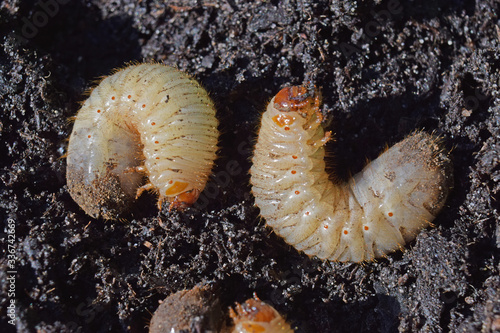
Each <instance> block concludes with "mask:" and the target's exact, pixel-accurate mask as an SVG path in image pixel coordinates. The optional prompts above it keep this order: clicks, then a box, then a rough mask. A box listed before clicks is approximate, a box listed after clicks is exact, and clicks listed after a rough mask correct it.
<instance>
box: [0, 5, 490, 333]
mask: <svg viewBox="0 0 500 333" xmlns="http://www.w3.org/2000/svg"><path fill="white" fill-rule="evenodd" d="M499 7H500V5H499V2H498V1H495V0H476V1H472V0H469V1H467V0H454V1H447V0H432V1H431V0H426V1H405V2H403V1H402V0H377V1H368V0H366V1H361V0H358V1H332V3H328V2H326V1H319V2H318V1H316V2H315V3H313V2H312V1H309V0H297V1H286V0H285V1H277V0H276V1H275V0H271V1H248V2H247V1H239V0H227V1H213V2H212V1H208V0H201V1H168V2H167V3H165V2H164V1H159V0H157V1H132V0H120V1H118V0H115V1H105V0H101V1H99V0H85V1H83V0H78V1H68V0H41V1H39V2H34V1H23V0H5V1H2V2H1V3H0V36H1V39H2V48H1V49H0V111H1V114H0V137H1V141H2V144H1V145H0V155H1V158H0V169H1V170H0V178H1V183H0V216H1V221H2V223H3V225H4V227H3V228H2V229H1V232H2V235H1V243H2V244H1V253H2V255H1V257H0V265H1V269H0V280H1V288H2V290H1V294H2V297H1V299H0V310H1V316H0V318H1V321H0V326H1V327H0V330H1V331H2V332H10V331H11V330H12V331H15V329H17V331H18V332H147V330H148V329H147V326H148V323H149V321H150V319H151V313H152V312H154V310H155V309H156V308H157V307H158V304H159V300H162V299H164V298H165V297H166V296H168V295H170V294H172V293H174V292H176V291H179V290H181V289H185V288H187V289H189V288H192V287H194V286H195V285H196V284H200V283H207V282H211V283H216V284H217V285H218V286H219V288H220V304H221V306H222V308H223V309H227V308H228V307H229V306H231V305H233V304H234V302H235V301H238V302H243V301H244V300H245V299H247V298H249V297H251V296H252V293H253V292H254V291H255V292H256V293H257V295H258V296H259V297H260V298H261V299H262V300H264V301H266V302H268V303H269V304H272V305H273V306H274V307H275V308H276V309H277V310H278V311H280V312H281V313H282V314H284V315H285V316H286V317H287V318H288V321H289V322H291V323H292V325H293V326H294V327H296V330H297V332H396V331H400V332H416V331H423V332H447V331H454V332H474V331H482V332H493V331H495V330H496V331H499V330H500V276H499V270H500V267H499V253H500V251H499V248H500V226H499V218H500V216H499V215H500V200H499V197H500V195H499V192H500V95H499V92H500V52H499V44H500V28H499V27H500V21H499V18H498V13H499V11H500V8H499ZM142 60H145V61H150V60H155V61H160V62H164V63H166V64H171V65H175V66H177V67H179V68H180V69H182V70H184V71H186V72H188V73H190V74H193V75H195V76H196V77H197V78H198V79H199V80H200V81H201V82H202V83H203V85H204V86H205V87H206V88H207V90H208V91H209V92H210V94H211V96H212V97H213V99H214V100H215V102H216V104H217V108H218V117H219V119H220V122H221V131H222V132H223V134H222V136H221V139H220V146H221V147H220V158H219V159H218V161H217V167H216V168H215V170H214V176H213V179H212V181H211V183H210V184H209V186H208V188H207V189H206V190H205V192H204V193H203V196H202V199H203V200H201V201H200V203H199V204H198V205H195V207H193V208H191V209H188V210H187V211H185V212H184V213H179V212H171V213H169V212H168V211H167V210H168V209H167V207H166V206H164V209H163V211H162V212H158V210H157V209H156V205H155V202H156V199H155V197H154V196H153V195H145V196H143V197H141V198H140V199H139V200H138V202H137V203H136V204H134V206H133V207H132V208H131V211H130V213H129V214H128V215H126V216H124V219H123V221H119V222H111V221H104V220H94V219H92V218H90V217H88V216H86V215H85V213H84V212H83V211H82V210H81V209H80V208H79V207H78V205H77V204H76V203H75V202H74V201H73V200H72V199H71V197H70V195H69V194H68V192H67V187H66V181H65V160H64V158H63V155H64V153H65V149H66V138H67V137H68V135H69V133H70V132H71V128H72V124H71V122H69V121H68V118H69V117H71V116H72V115H74V114H75V113H76V112H77V110H78V108H79V102H80V101H82V100H83V99H84V97H83V93H84V92H85V91H86V90H87V89H88V88H89V87H91V86H92V84H93V80H95V79H96V78H97V77H99V76H102V75H106V74H109V73H110V72H111V71H112V69H114V68H116V67H121V66H124V64H125V63H127V62H129V61H142ZM305 81H312V82H314V83H315V84H316V85H317V86H319V87H322V91H323V97H324V107H323V109H324V112H325V114H326V115H327V121H328V122H329V128H331V129H332V130H333V131H334V132H335V135H336V139H337V140H336V142H334V143H332V144H330V145H329V148H330V149H331V151H332V152H333V155H334V156H335V157H336V158H335V161H330V162H332V163H331V165H334V166H335V169H336V170H337V171H338V172H339V173H340V175H341V176H343V177H347V176H348V175H349V173H355V172H358V171H359V170H360V169H361V168H362V167H363V165H364V163H365V158H366V157H368V158H370V159H372V158H375V157H376V156H377V154H378V153H379V152H380V151H381V150H382V149H383V147H384V145H385V144H386V143H388V144H393V143H395V142H397V141H399V140H401V139H402V138H404V137H405V136H406V135H408V134H410V133H412V131H414V130H416V129H424V130H425V131H428V132H435V133H437V134H439V135H441V136H442V137H443V139H444V142H445V143H446V145H447V146H448V148H449V149H450V151H451V158H452V160H453V162H454V173H455V174H454V176H455V180H456V181H455V186H454V190H453V191H452V193H451V196H450V197H449V199H448V202H447V205H446V207H445V208H444V209H443V211H442V212H441V213H440V214H439V216H438V218H437V219H436V220H435V225H436V226H435V227H434V228H429V229H427V230H424V231H423V232H422V233H421V234H420V235H419V236H418V237H417V239H416V241H414V242H413V243H412V244H410V245H408V246H407V247H406V251H405V252H404V253H401V252H399V253H394V254H391V255H389V256H388V257H387V259H383V260H380V261H378V262H373V263H367V264H364V265H358V264H342V263H330V262H322V261H320V260H318V259H314V258H308V257H307V256H305V255H303V254H300V253H298V252H297V251H295V249H293V248H291V247H289V246H288V245H286V244H285V243H284V242H283V241H282V240H281V239H279V238H278V237H277V236H276V235H274V234H273V233H272V232H271V230H270V229H268V228H266V226H265V222H264V221H262V220H260V218H259V210H258V208H256V207H254V206H253V198H252V195H251V194H250V187H249V184H248V180H249V176H248V169H249V166H250V157H251V148H252V144H253V142H254V139H255V135H256V127H257V125H258V122H259V114H260V113H261V111H263V109H264V107H265V105H266V103H267V102H268V101H269V99H270V98H271V97H272V96H273V95H274V94H276V93H277V92H278V91H279V90H280V88H282V87H283V86H285V85H289V84H300V83H303V82H305ZM228 170H231V171H232V172H231V175H230V177H227V175H228V174H229V172H228ZM9 235H11V236H10V238H9V237H8V236H9ZM9 245H10V246H11V247H9ZM12 246H14V247H12ZM9 254H10V255H12V254H15V257H16V258H15V259H13V256H11V257H9V256H8V255H9ZM8 260H11V261H8ZM13 272H14V273H13ZM14 293H15V295H14ZM11 302H13V303H12V304H15V305H14V306H15V309H9V308H8V307H9V305H10V304H11ZM8 310H9V312H8ZM8 314H10V315H11V316H12V317H15V320H14V322H15V325H14V326H12V325H10V324H8V321H9V320H10V318H9V317H8ZM228 321H229V319H228Z"/></svg>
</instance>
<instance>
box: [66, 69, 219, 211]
mask: <svg viewBox="0 0 500 333" xmlns="http://www.w3.org/2000/svg"><path fill="white" fill-rule="evenodd" d="M217 125H218V122H217V119H216V118H215V108H214V105H213V103H212V101H211V100H210V98H209V96H208V94H207V92H206V91H205V90H204V89H203V88H202V87H201V86H200V84H199V83H198V82H197V81H196V80H194V79H193V78H191V77H190V76H188V75H187V74H185V73H183V72H181V71H179V70H177V69H175V68H173V67H169V66H166V65H161V64H139V65H132V66H129V67H127V68H124V69H122V70H119V71H118V72H116V73H115V74H113V75H111V76H108V77H106V78H104V79H103V80H102V81H101V83H100V84H99V85H98V86H97V87H96V88H94V89H93V90H92V92H91V94H90V96H89V98H88V99H87V100H86V101H85V102H84V104H83V106H82V108H81V109H80V111H79V112H78V114H77V115H76V117H75V124H74V127H73V132H72V133H71V136H70V138H69V146H68V153H67V172H66V179H67V183H68V188H69V193H70V194H71V196H72V198H73V199H74V200H75V201H76V202H77V203H78V204H79V205H80V207H82V208H83V210H84V211H85V212H86V213H87V214H88V215H90V216H92V217H95V218H97V217H99V216H101V217H103V218H105V219H113V218H116V217H117V215H118V214H120V213H121V212H123V211H124V210H125V209H126V208H127V207H128V205H129V204H130V201H132V200H133V199H135V198H137V197H138V196H139V195H140V194H141V193H142V191H144V190H153V191H155V192H157V193H158V206H159V207H160V208H161V204H162V202H164V201H168V202H170V208H177V209H183V208H185V207H187V206H189V205H191V204H192V203H194V202H195V201H196V199H197V198H198V195H199V194H200V192H201V191H202V190H203V188H204V187H205V183H206V182H207V179H208V177H209V175H210V172H211V169H212V166H213V164H214V160H215V158H216V151H217V140H218V137H219V132H218V130H217ZM144 177H147V178H148V182H147V183H146V184H145V185H142V184H143V180H144ZM141 185H142V186H141Z"/></svg>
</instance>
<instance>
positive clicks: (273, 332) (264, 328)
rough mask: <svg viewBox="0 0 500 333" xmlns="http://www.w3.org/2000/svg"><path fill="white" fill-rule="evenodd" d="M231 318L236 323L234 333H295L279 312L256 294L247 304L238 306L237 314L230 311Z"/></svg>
mask: <svg viewBox="0 0 500 333" xmlns="http://www.w3.org/2000/svg"><path fill="white" fill-rule="evenodd" d="M229 316H230V317H231V318H232V319H233V321H234V327H233V330H232V333H254V332H255V333H256V332H261V333H293V330H292V328H291V327H290V325H289V324H288V323H287V322H286V321H285V319H283V317H281V315H280V314H279V312H278V311H276V309H274V308H273V307H272V306H270V305H269V304H266V303H264V302H262V301H261V300H260V299H259V298H258V297H257V295H256V294H254V296H253V298H250V299H248V300H246V301H245V303H243V304H236V312H235V311H234V310H233V309H229Z"/></svg>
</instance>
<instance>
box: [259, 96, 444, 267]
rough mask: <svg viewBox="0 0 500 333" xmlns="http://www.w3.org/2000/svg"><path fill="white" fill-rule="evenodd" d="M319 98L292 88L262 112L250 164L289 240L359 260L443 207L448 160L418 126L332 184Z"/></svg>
mask: <svg viewBox="0 0 500 333" xmlns="http://www.w3.org/2000/svg"><path fill="white" fill-rule="evenodd" d="M319 103H320V98H319V96H318V94H317V93H316V92H315V91H309V90H308V89H306V88H305V87H291V88H285V89H283V90H282V91H280V92H279V93H278V94H277V95H276V96H275V97H274V98H273V99H272V100H271V102H270V103H269V106H268V108H267V111H266V112H264V114H263V116H262V122H261V128H260V131H259V136H258V141H257V144H256V146H255V150H254V157H253V160H252V161H253V166H252V168H251V170H250V173H251V183H252V185H253V187H252V192H253V194H254V196H255V203H256V205H257V206H258V207H259V208H260V211H261V215H262V216H263V217H264V218H265V219H266V222H267V224H268V225H269V226H271V227H272V228H273V230H274V231H275V232H276V234H278V235H280V236H281V237H283V238H284V239H285V241H286V242H287V243H288V244H290V245H293V246H294V247H295V248H296V249H297V250H299V251H303V252H305V253H306V254H308V255H311V256H317V257H319V258H321V259H328V260H332V261H354V262H360V261H366V260H373V259H374V258H378V257H382V256H385V255H386V254H387V253H389V252H391V251H394V250H396V249H400V248H402V247H403V245H404V244H405V243H406V242H409V241H411V240H412V239H414V238H415V237H416V235H417V232H418V231H419V230H420V229H422V228H424V227H426V226H428V225H429V224H430V223H431V221H432V220H433V219H434V218H435V216H436V215H437V213H438V212H439V210H440V209H441V208H442V207H443V205H444V202H445V200H446V197H447V195H448V192H449V190H450V188H451V184H452V179H453V177H452V171H451V169H452V166H451V161H450V159H449V158H448V156H447V155H446V154H445V153H444V151H443V148H442V147H441V145H440V144H439V142H438V140H437V139H436V138H434V137H433V136H431V135H429V134H426V133H424V132H417V133H415V134H413V135H411V136H409V137H407V138H406V139H405V140H403V141H401V142H399V143H398V144H396V145H394V146H393V147H391V148H390V149H388V150H387V151H386V152H384V153H383V154H382V155H381V156H380V157H378V158H377V159H376V160H374V161H372V162H371V163H369V164H368V165H367V166H366V167H365V168H364V169H363V170H362V171H361V172H360V173H358V174H357V175H355V176H354V177H352V178H351V179H350V180H349V181H348V182H346V183H333V182H332V181H330V180H329V178H328V174H327V173H326V171H325V162H324V160H323V159H324V156H325V150H324V144H325V143H326V142H327V141H328V140H329V138H330V132H326V133H325V132H324V130H323V128H322V126H321V120H322V117H321V113H320V112H319Z"/></svg>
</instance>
